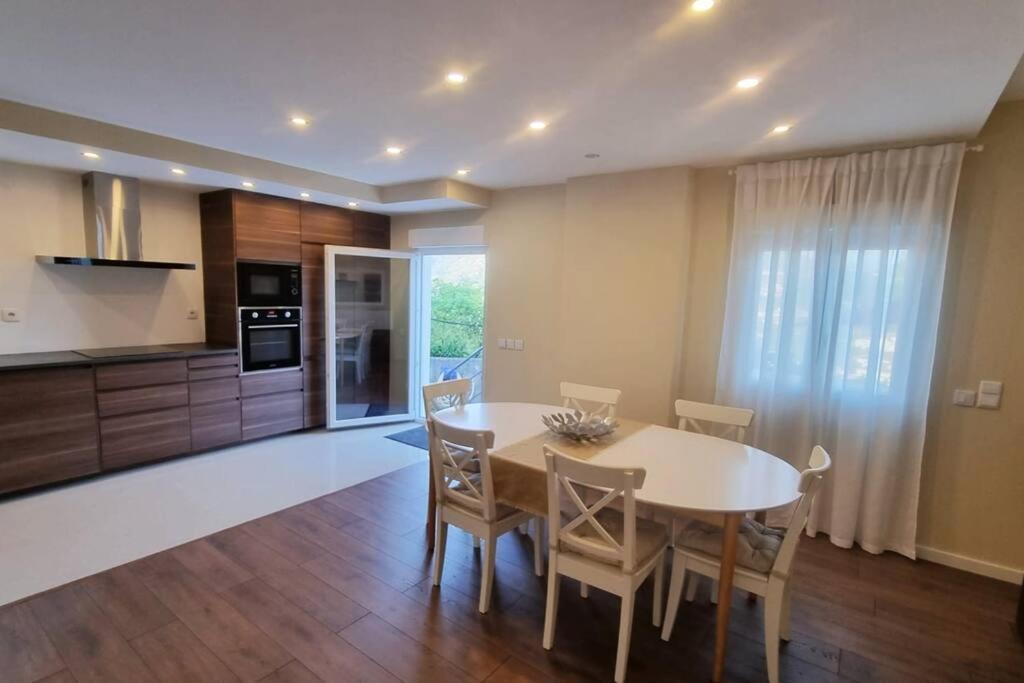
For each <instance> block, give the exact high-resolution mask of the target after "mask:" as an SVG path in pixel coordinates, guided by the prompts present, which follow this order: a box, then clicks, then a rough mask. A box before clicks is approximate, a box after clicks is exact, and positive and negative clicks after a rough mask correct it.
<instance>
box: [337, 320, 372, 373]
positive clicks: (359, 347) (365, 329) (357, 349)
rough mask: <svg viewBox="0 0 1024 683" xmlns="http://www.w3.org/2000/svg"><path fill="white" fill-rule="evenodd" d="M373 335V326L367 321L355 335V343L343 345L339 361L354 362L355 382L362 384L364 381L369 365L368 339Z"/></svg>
mask: <svg viewBox="0 0 1024 683" xmlns="http://www.w3.org/2000/svg"><path fill="white" fill-rule="evenodd" d="M372 337H373V326H372V325H370V324H369V323H367V324H365V325H363V326H362V327H361V328H360V329H359V336H358V337H356V342H355V345H354V346H352V347H349V346H347V345H346V346H343V347H342V353H341V363H342V367H344V364H345V363H355V369H356V383H357V384H362V383H363V382H364V381H366V376H367V375H368V374H369V366H370V340H371V339H372Z"/></svg>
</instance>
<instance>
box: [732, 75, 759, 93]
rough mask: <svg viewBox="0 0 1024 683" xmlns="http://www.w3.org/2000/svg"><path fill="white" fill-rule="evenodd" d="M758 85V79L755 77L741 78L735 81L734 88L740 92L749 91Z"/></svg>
mask: <svg viewBox="0 0 1024 683" xmlns="http://www.w3.org/2000/svg"><path fill="white" fill-rule="evenodd" d="M760 83H761V79H760V78H758V77H756V76H747V77H746V78H741V79H740V80H738V81H736V87H737V88H740V89H742V90H750V89H751V88H756V87H757V86H758V85H760Z"/></svg>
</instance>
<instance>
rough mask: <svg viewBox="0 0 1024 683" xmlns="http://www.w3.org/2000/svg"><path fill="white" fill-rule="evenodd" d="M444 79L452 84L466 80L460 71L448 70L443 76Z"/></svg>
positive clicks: (458, 83)
mask: <svg viewBox="0 0 1024 683" xmlns="http://www.w3.org/2000/svg"><path fill="white" fill-rule="evenodd" d="M444 79H445V80H446V81H448V82H449V83H452V84H454V85H462V84H463V83H465V82H466V81H467V80H468V78H467V77H466V74H464V73H462V72H461V71H449V72H448V75H447V76H445V77H444Z"/></svg>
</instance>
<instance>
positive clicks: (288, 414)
mask: <svg viewBox="0 0 1024 683" xmlns="http://www.w3.org/2000/svg"><path fill="white" fill-rule="evenodd" d="M302 384H303V381H302V370H283V371H279V372H263V373H256V374H252V375H243V376H242V440H243V441H248V440H250V439H258V438H260V437H263V436H270V435H272V434H283V433H284V432H291V431H295V430H296V429H302V428H303V426H304V424H303V391H302Z"/></svg>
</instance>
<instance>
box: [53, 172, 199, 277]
mask: <svg viewBox="0 0 1024 683" xmlns="http://www.w3.org/2000/svg"><path fill="white" fill-rule="evenodd" d="M82 199H83V209H84V211H83V213H84V217H85V252H86V255H85V256H36V261H37V262H38V263H46V264H59V265H72V266H114V267H118V268H159V269H164V270H195V269H196V265H195V264H194V263H171V262H168V261H146V260H144V259H143V258H142V214H141V213H140V211H139V181H138V179H137V178H125V177H122V176H115V175H111V174H109V173H98V172H92V173H86V174H85V175H83V176H82Z"/></svg>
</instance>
